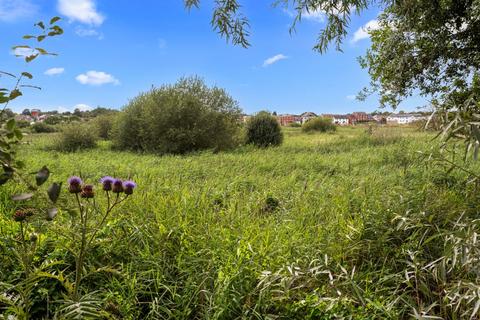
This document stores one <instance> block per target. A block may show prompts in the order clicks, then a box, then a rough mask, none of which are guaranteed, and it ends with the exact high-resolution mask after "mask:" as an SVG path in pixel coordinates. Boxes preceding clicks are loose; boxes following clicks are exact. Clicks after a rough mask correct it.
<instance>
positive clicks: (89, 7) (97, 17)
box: [57, 0, 105, 27]
mask: <svg viewBox="0 0 480 320" xmlns="http://www.w3.org/2000/svg"><path fill="white" fill-rule="evenodd" d="M57 9H58V11H59V12H60V13H61V14H63V15H65V16H67V17H68V18H69V19H70V20H71V21H78V22H80V23H84V24H88V25H92V26H97V27H98V26H100V25H101V24H102V23H103V21H105V17H104V15H103V14H101V13H100V12H98V11H97V6H96V2H95V0H58V4H57Z"/></svg>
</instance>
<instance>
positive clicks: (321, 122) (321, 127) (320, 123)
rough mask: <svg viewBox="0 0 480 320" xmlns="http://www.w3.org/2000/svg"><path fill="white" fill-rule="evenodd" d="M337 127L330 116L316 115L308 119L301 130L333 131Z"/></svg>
mask: <svg viewBox="0 0 480 320" xmlns="http://www.w3.org/2000/svg"><path fill="white" fill-rule="evenodd" d="M336 130H337V127H336V126H335V124H334V123H333V122H332V119H330V118H324V117H317V118H313V119H310V120H308V121H307V122H305V123H304V124H303V126H302V131H303V132H333V131H336Z"/></svg>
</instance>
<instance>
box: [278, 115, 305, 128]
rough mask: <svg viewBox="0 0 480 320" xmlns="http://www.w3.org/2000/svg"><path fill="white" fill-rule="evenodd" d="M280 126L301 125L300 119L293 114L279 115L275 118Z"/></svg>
mask: <svg viewBox="0 0 480 320" xmlns="http://www.w3.org/2000/svg"><path fill="white" fill-rule="evenodd" d="M277 119H278V122H280V125H281V126H288V125H290V124H291V123H300V124H301V123H302V117H301V116H297V115H294V114H281V115H279V116H277Z"/></svg>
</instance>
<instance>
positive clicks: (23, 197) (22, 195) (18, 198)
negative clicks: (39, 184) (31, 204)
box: [12, 193, 33, 201]
mask: <svg viewBox="0 0 480 320" xmlns="http://www.w3.org/2000/svg"><path fill="white" fill-rule="evenodd" d="M32 197H33V193H20V194H16V195H14V196H12V200H13V201H25V200H28V199H31V198H32Z"/></svg>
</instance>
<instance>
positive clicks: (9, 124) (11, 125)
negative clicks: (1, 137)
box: [7, 118, 15, 131]
mask: <svg viewBox="0 0 480 320" xmlns="http://www.w3.org/2000/svg"><path fill="white" fill-rule="evenodd" d="M13 129H15V119H13V118H12V119H9V120H8V121H7V130H8V131H13Z"/></svg>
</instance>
